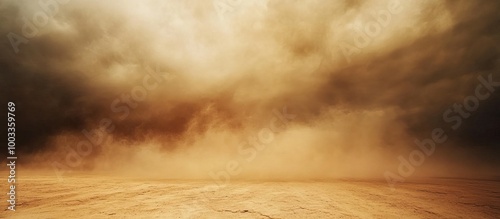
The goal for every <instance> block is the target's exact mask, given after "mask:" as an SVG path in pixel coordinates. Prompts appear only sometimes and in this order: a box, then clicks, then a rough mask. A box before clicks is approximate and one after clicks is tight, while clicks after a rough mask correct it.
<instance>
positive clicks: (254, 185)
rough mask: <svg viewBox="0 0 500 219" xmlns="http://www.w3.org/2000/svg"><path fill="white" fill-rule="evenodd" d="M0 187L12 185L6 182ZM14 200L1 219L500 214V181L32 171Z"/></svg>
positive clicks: (495, 215) (463, 216)
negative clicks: (192, 177) (215, 178)
mask: <svg viewBox="0 0 500 219" xmlns="http://www.w3.org/2000/svg"><path fill="white" fill-rule="evenodd" d="M1 189H2V191H7V183H2V185H1ZM2 193H3V192H2ZM4 194H5V193H4ZM4 198H6V195H4ZM17 199H18V200H17V210H16V211H15V212H12V211H8V210H4V211H2V212H0V217H1V218H495V217H496V218H498V217H500V182H499V181H488V180H463V179H431V180H419V181H414V182H407V183H404V184H400V185H399V186H398V187H397V189H396V190H395V191H391V190H390V189H389V188H388V186H387V184H386V183H385V182H383V181H359V180H356V181H355V180H337V181H328V182H249V181H246V182H244V181H237V182H231V183H230V184H228V185H227V186H225V187H220V186H217V185H216V184H214V182H212V181H173V180H144V179H124V178H112V177H102V176H96V175H78V176H74V175H73V176H65V177H64V180H63V181H58V180H57V178H56V177H55V176H51V175H38V176H34V175H30V176H24V177H19V180H18V189H17ZM3 203H4V204H3V205H4V206H5V208H6V206H7V203H6V202H5V201H3Z"/></svg>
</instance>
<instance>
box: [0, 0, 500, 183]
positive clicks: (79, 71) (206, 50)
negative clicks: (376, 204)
mask: <svg viewBox="0 0 500 219" xmlns="http://www.w3.org/2000/svg"><path fill="white" fill-rule="evenodd" d="M61 2H63V3H59V4H56V5H55V6H52V7H49V8H48V9H47V8H45V9H44V7H41V6H40V5H39V4H38V2H37V1H13V0H12V1H3V3H2V5H1V6H0V7H1V11H2V13H0V14H2V16H3V21H2V26H1V31H2V35H3V36H7V37H4V41H3V43H2V45H1V46H2V52H1V59H0V62H1V65H2V69H3V71H2V74H1V81H0V83H1V88H0V89H1V97H2V99H4V100H5V101H14V102H16V104H17V114H18V125H17V130H18V131H17V132H18V150H20V151H22V159H20V160H22V162H24V163H23V164H24V165H26V166H29V167H32V168H36V167H46V168H50V169H53V168H56V169H63V170H74V171H98V172H107V173H110V174H125V175H133V176H137V175H139V176H147V177H162V178H209V177H210V176H211V175H217V173H218V172H220V171H227V169H230V170H231V171H230V172H232V173H231V177H232V178H234V179H240V178H242V179H325V178H334V177H382V176H383V175H382V174H383V173H384V171H386V170H389V171H396V169H397V167H398V162H399V161H398V156H403V157H405V158H406V159H408V155H409V154H410V152H411V151H412V150H415V149H418V146H417V145H416V144H415V143H414V142H415V140H424V139H429V138H432V137H431V136H432V131H433V130H434V129H435V128H442V129H443V130H444V131H445V133H446V136H447V140H446V141H445V142H444V143H442V144H436V148H435V152H434V153H433V154H432V155H430V156H426V158H425V159H426V160H425V163H424V164H423V165H422V166H420V167H419V168H418V170H417V171H416V174H415V175H416V176H424V175H429V176H464V175H467V176H469V175H488V174H492V173H494V172H493V171H494V170H495V169H496V167H498V160H497V159H496V157H498V155H499V154H500V153H499V150H498V148H497V147H496V146H497V145H498V142H500V141H499V140H500V138H499V137H498V135H497V132H498V130H499V129H500V125H499V123H498V121H499V120H498V119H500V114H498V109H499V106H500V98H499V95H498V92H495V91H494V87H492V89H493V90H488V89H486V88H483V90H481V91H480V92H481V93H486V92H490V94H489V96H488V98H487V99H486V100H481V102H479V105H478V107H477V109H474V110H471V112H470V115H469V116H462V115H460V114H459V113H457V112H455V111H453V112H452V114H449V115H448V117H449V118H452V117H453V118H455V119H454V120H451V121H450V120H448V121H447V120H445V119H443V114H444V113H445V112H447V110H449V109H453V106H454V104H462V105H463V104H464V99H465V98H466V97H467V96H470V95H474V94H475V92H476V90H475V89H476V86H477V85H479V84H481V81H480V80H479V79H478V77H482V78H483V79H485V80H488V76H490V77H491V78H492V79H491V80H493V81H500V75H499V74H498V72H499V70H500V57H499V53H498V52H499V48H498V42H499V39H500V33H499V29H498V25H499V22H500V15H499V14H498V11H499V9H500V3H497V2H495V1H481V2H476V1H474V2H472V1H416V0H415V1H394V0H390V1H356V0H352V1H320V0H313V1H295V0H291V1H272V0H269V1H267V0H266V1H265V0H258V1H252V2H247V1H214V2H212V1H193V0H189V1H180V0H179V1H176V0H171V1H156V0H149V1H120V3H118V2H115V1H112V2H103V1H97V0H96V1H76V0H75V1H70V2H68V3H65V1H61ZM39 12H44V13H45V14H47V15H49V16H48V18H47V19H46V22H43V21H44V20H43V19H42V18H40V17H39V16H38V17H37V16H35V15H36V14H37V13H39ZM49 12H50V13H49ZM37 19H38V20H37ZM13 34H15V35H13ZM13 42H14V43H13ZM458 116H460V117H458ZM465 117H467V118H465ZM457 118H459V119H460V120H458V119H457ZM453 126H459V127H458V128H457V129H454V128H453Z"/></svg>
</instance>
